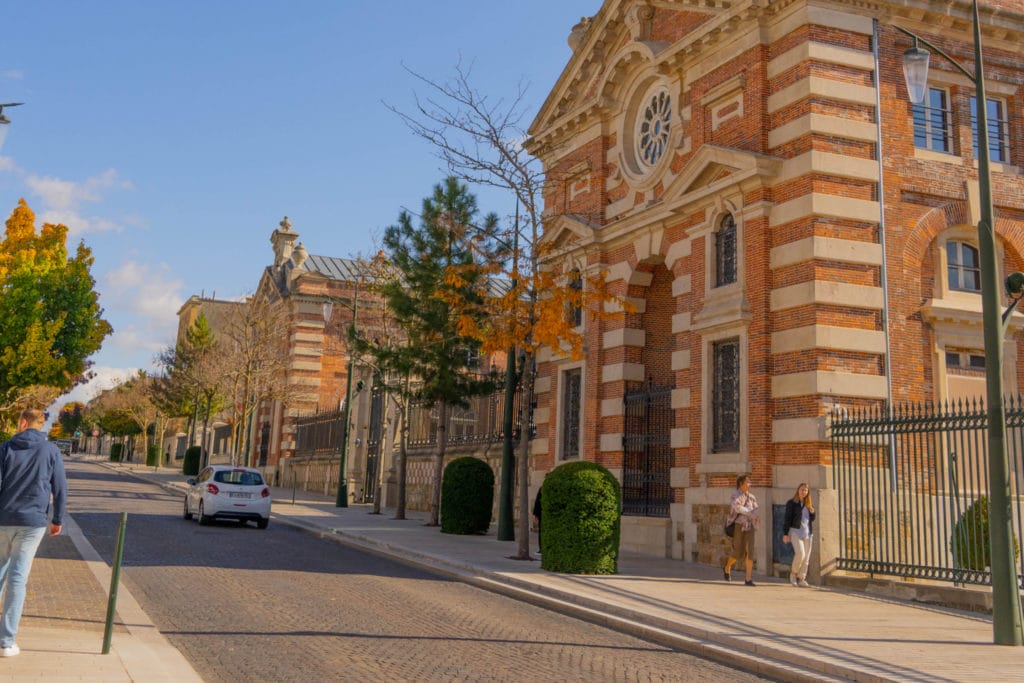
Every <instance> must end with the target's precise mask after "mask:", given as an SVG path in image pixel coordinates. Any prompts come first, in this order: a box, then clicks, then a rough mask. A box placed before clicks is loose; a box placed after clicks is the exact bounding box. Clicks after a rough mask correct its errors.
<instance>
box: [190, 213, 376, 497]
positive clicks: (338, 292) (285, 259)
mask: <svg viewBox="0 0 1024 683" xmlns="http://www.w3.org/2000/svg"><path fill="white" fill-rule="evenodd" d="M298 238H299V234H298V233H297V232H295V231H294V230H292V228H291V222H290V221H289V220H288V218H287V217H285V219H284V220H282V221H281V223H280V226H279V228H278V229H276V230H274V231H273V233H272V234H271V236H270V243H271V246H272V249H273V262H272V264H271V265H269V266H267V267H266V268H264V270H263V273H262V275H261V277H260V280H259V283H258V285H257V287H256V291H255V293H254V294H253V296H252V297H250V298H249V299H248V300H247V301H250V302H251V301H254V300H261V301H267V302H270V304H271V306H272V307H276V308H278V309H279V310H280V311H281V319H282V320H283V321H284V328H283V329H280V330H277V331H276V338H277V339H278V341H279V342H280V344H281V346H282V353H284V354H285V355H286V357H287V370H286V376H285V377H283V378H282V380H281V381H282V382H283V383H285V384H286V385H287V386H288V391H287V392H283V393H282V396H283V398H275V399H272V400H265V401H263V402H262V403H261V404H260V407H259V408H258V409H257V413H256V417H255V419H254V420H253V421H252V424H251V425H250V431H249V435H248V439H247V443H248V450H246V444H244V443H238V444H235V443H232V441H231V439H230V437H231V430H230V429H229V428H228V426H227V422H226V421H225V420H226V419H227V416H228V413H229V412H230V411H226V412H225V413H224V414H222V415H219V416H214V420H213V422H212V425H211V429H212V431H213V438H212V439H211V442H210V443H211V444H212V445H211V448H212V451H211V453H212V455H213V456H214V457H215V458H216V457H217V456H218V455H221V456H224V455H225V454H230V453H238V454H240V456H241V461H243V462H245V463H246V464H248V465H251V466H253V467H259V468H261V469H263V470H264V471H265V472H266V473H267V476H268V477H271V478H274V477H280V475H281V472H282V471H283V470H284V469H285V467H286V465H285V464H284V463H285V461H286V460H288V459H289V458H291V457H292V456H293V455H295V451H296V420H297V418H299V417H302V416H308V415H310V414H313V413H316V412H318V411H332V410H337V409H338V408H339V407H340V406H341V405H343V401H344V398H345V389H346V379H347V376H348V374H347V372H348V356H349V348H348V340H347V329H348V325H349V323H350V321H351V319H352V312H353V306H354V302H356V301H357V294H356V289H357V285H358V283H360V282H361V281H363V280H365V279H366V277H365V273H363V272H362V271H361V270H360V264H359V262H358V261H356V260H354V259H345V258H336V257H330V256H318V255H314V254H309V253H307V252H306V249H305V247H304V246H303V245H302V244H301V243H300V242H298ZM328 301H330V302H332V303H333V306H332V308H331V312H330V318H329V319H326V320H325V317H324V316H325V311H324V304H325V303H326V302H328ZM358 304H359V315H360V316H361V319H362V325H363V326H364V327H365V326H367V325H372V324H373V323H374V319H375V316H376V313H375V311H376V310H377V309H378V304H377V302H376V297H375V296H374V295H372V294H371V293H370V292H368V291H366V287H365V283H364V286H363V291H362V292H361V293H360V294H359V295H358ZM244 305H246V303H245V302H231V301H223V300H217V299H213V298H205V297H195V296H193V297H191V298H190V299H189V300H188V301H187V302H186V303H185V305H184V306H182V308H181V310H180V311H179V312H178V319H179V320H178V324H179V338H180V337H181V336H182V335H183V334H184V330H186V329H187V328H188V327H189V325H191V324H192V323H193V322H194V321H195V319H196V318H197V317H198V315H199V314H200V313H203V314H204V315H205V316H206V317H207V319H208V321H209V322H210V325H211V328H212V329H213V330H214V332H216V331H217V329H218V324H219V322H218V321H221V320H222V319H223V318H224V317H225V316H226V315H227V314H228V313H227V312H228V310H229V309H231V308H233V307H238V306H244ZM364 331H365V329H364ZM357 370H358V372H359V373H360V374H359V376H360V377H364V379H366V380H367V381H368V380H369V371H368V370H366V369H365V368H359V367H357ZM368 393H369V392H365V394H368ZM367 402H368V397H367V395H359V394H357V395H355V396H354V400H353V423H354V424H355V425H356V427H355V429H353V432H352V434H351V435H350V436H351V438H350V443H351V444H352V446H351V448H350V451H349V459H348V470H349V474H350V478H351V479H352V480H354V481H357V482H358V481H361V477H362V476H363V474H364V471H365V459H366V455H365V448H362V447H361V445H362V442H363V441H364V439H361V438H360V435H361V433H362V431H365V429H366V425H364V424H363V423H364V422H365V421H366V418H365V417H363V418H360V415H361V412H366V408H367ZM218 430H220V432H218ZM221 432H223V434H221ZM185 439H186V436H185V435H179V437H178V442H180V443H179V445H180V447H179V448H178V450H179V451H182V452H183V450H184V440H185ZM334 450H337V449H334ZM243 451H245V452H243ZM323 460H324V469H325V471H324V473H323V479H324V481H325V482H329V483H330V485H331V486H336V483H337V461H338V457H337V453H336V452H334V451H332V453H331V454H330V457H328V458H323ZM328 466H333V467H334V470H333V472H328V471H327V468H328ZM352 490H353V491H354V492H356V493H358V492H359V491H361V487H359V486H355V487H353V488H352Z"/></svg>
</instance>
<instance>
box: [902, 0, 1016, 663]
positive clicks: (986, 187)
mask: <svg viewBox="0 0 1024 683" xmlns="http://www.w3.org/2000/svg"><path fill="white" fill-rule="evenodd" d="M972 4H973V19H974V73H973V74H972V73H970V72H969V71H967V69H965V68H964V67H962V66H961V65H960V64H959V63H958V62H957V61H956V60H955V59H953V58H952V57H950V56H949V55H948V54H946V53H945V52H943V51H942V50H941V49H939V48H937V47H935V46H934V45H932V44H931V43H929V42H928V41H926V40H925V39H924V38H921V37H920V36H917V35H915V34H913V33H911V32H910V31H907V30H906V29H903V28H900V27H899V26H897V27H896V28H897V29H898V30H900V31H902V32H903V33H905V34H907V35H908V36H910V37H911V38H913V40H914V45H913V47H911V48H910V49H909V50H907V51H906V52H905V53H904V55H903V73H904V76H905V77H906V80H907V92H908V93H909V94H910V96H911V102H913V103H914V104H921V103H922V102H923V101H924V97H925V93H926V92H927V89H928V58H929V55H928V51H927V50H924V49H922V48H920V47H918V45H917V44H918V42H921V43H924V44H925V45H927V46H928V47H930V48H931V49H932V50H934V51H935V52H937V53H938V54H940V55H942V56H943V57H945V58H946V59H947V60H948V61H949V62H950V63H951V64H952V65H953V66H954V67H956V69H958V70H959V71H960V72H961V73H963V74H964V75H965V76H967V78H969V79H970V80H971V81H973V82H974V87H975V100H976V106H975V109H976V110H977V127H978V188H979V194H980V200H981V221H980V222H979V223H978V258H979V263H978V266H979V270H980V275H981V307H982V313H981V315H982V325H983V327H984V334H985V389H986V396H985V403H986V410H987V412H988V461H989V480H990V481H991V486H992V490H991V494H990V506H989V544H990V547H991V558H992V559H991V562H992V567H991V569H992V630H993V638H994V642H995V643H996V644H997V645H1024V633H1022V628H1021V606H1020V593H1019V588H1018V584H1019V580H1018V577H1017V566H1016V557H1015V555H1016V554H1015V553H1014V551H1013V548H1014V543H1013V515H1012V513H1011V511H1010V482H1009V464H1008V462H1007V458H1006V411H1005V409H1004V407H1003V376H1002V372H1003V319H1002V318H1001V316H1000V311H999V308H1000V303H999V285H1000V282H999V266H998V263H997V261H996V249H995V229H994V225H995V224H994V223H993V213H994V212H993V208H992V168H991V161H990V158H989V146H988V143H989V140H988V112H987V102H988V99H987V97H986V95H985V68H984V64H983V60H982V53H981V21H980V19H979V14H978V0H973V3H972ZM1011 277H1014V283H1012V286H1015V287H1016V288H1017V289H1018V290H1019V289H1021V281H1020V280H1019V279H1017V278H1016V277H1015V276H1011ZM1010 286H1011V283H1010V281H1009V279H1008V280H1007V287H1008V288H1009V287H1010ZM1015 303H1016V302H1015Z"/></svg>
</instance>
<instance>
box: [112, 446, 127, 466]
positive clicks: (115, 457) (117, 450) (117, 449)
mask: <svg viewBox="0 0 1024 683" xmlns="http://www.w3.org/2000/svg"><path fill="white" fill-rule="evenodd" d="M123 452H124V444H123V443H112V444H110V460H111V462H121V454H122V453H123Z"/></svg>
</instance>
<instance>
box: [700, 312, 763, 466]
mask: <svg viewBox="0 0 1024 683" xmlns="http://www.w3.org/2000/svg"><path fill="white" fill-rule="evenodd" d="M729 339H736V340H737V341H738V343H739V350H740V369H739V401H740V406H739V448H738V450H735V451H719V452H716V451H715V450H714V448H713V444H714V425H713V424H712V416H711V410H710V409H709V410H702V411H701V434H702V437H703V438H702V439H701V456H700V457H701V462H700V463H698V465H697V472H698V473H722V472H727V473H743V472H746V471H747V468H748V459H749V458H748V453H749V450H750V445H749V425H750V401H749V395H750V341H749V334H748V329H747V325H746V323H745V322H743V321H737V322H736V323H734V324H730V325H723V326H721V327H719V328H716V329H714V330H709V331H708V332H707V333H706V334H704V335H702V337H701V346H702V350H701V357H702V358H703V359H704V361H703V368H702V375H703V382H702V386H701V405H705V406H709V408H710V406H712V404H713V389H712V387H713V384H714V381H715V376H714V372H715V370H714V359H713V354H714V345H715V343H717V342H723V341H727V340H729Z"/></svg>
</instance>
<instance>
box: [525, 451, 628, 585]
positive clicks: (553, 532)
mask: <svg viewBox="0 0 1024 683" xmlns="http://www.w3.org/2000/svg"><path fill="white" fill-rule="evenodd" d="M620 500H621V494H620V491H619V482H618V481H616V479H615V477H614V476H612V473H611V472H609V471H608V470H606V469H605V468H603V467H601V466H600V465H598V464H597V463H594V462H569V463H565V464H564V465H559V466H558V467H556V468H555V469H553V470H552V471H551V472H550V473H549V474H548V476H547V478H546V479H545V480H544V484H543V486H542V487H541V513H542V514H541V524H542V525H543V531H544V533H543V534H542V535H541V564H540V566H541V568H542V569H547V570H548V571H553V572H562V573H565V574H616V573H618V571H619V564H618V560H619V527H620V511H621V504H620Z"/></svg>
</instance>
